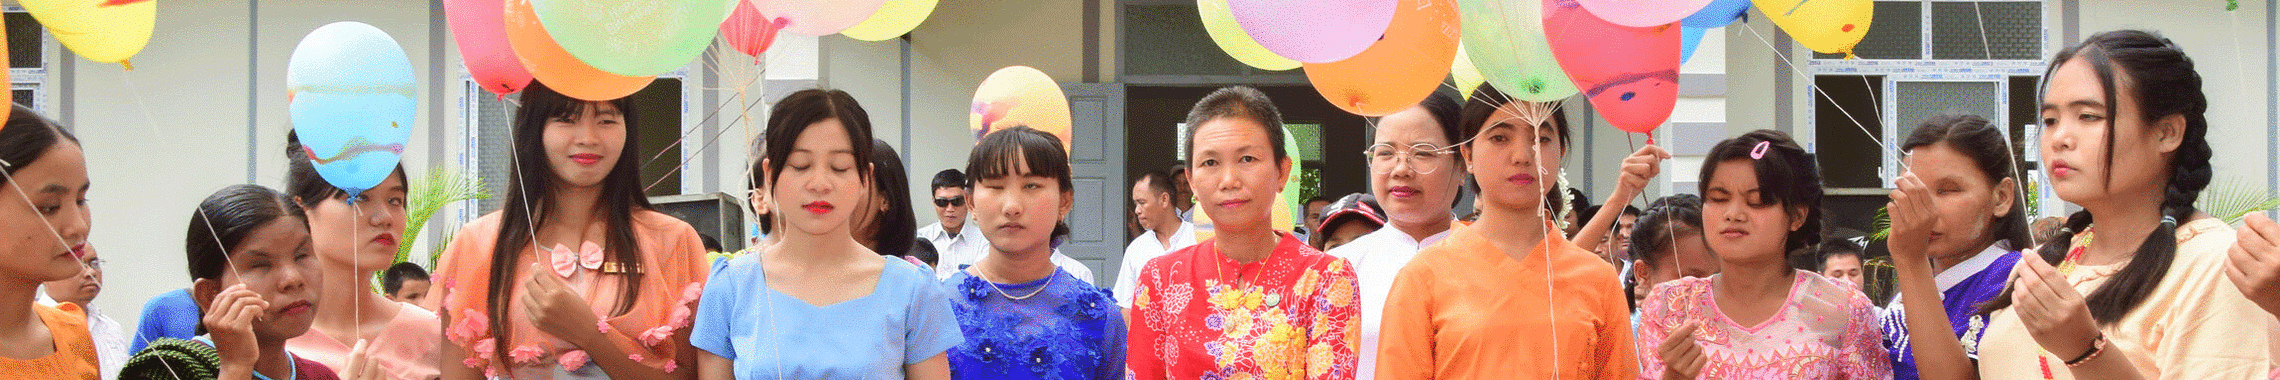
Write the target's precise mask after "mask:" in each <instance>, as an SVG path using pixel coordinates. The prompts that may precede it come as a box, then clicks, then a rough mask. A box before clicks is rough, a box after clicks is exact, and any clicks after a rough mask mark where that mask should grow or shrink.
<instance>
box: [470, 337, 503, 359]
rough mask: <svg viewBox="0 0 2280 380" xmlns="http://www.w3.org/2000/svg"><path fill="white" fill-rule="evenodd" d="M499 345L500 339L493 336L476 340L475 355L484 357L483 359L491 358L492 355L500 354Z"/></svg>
mask: <svg viewBox="0 0 2280 380" xmlns="http://www.w3.org/2000/svg"><path fill="white" fill-rule="evenodd" d="M498 347H499V341H498V340H496V339H493V338H483V340H479V341H475V347H474V351H475V357H477V358H482V359H483V360H491V358H492V356H491V355H494V354H498V349H499V348H498Z"/></svg>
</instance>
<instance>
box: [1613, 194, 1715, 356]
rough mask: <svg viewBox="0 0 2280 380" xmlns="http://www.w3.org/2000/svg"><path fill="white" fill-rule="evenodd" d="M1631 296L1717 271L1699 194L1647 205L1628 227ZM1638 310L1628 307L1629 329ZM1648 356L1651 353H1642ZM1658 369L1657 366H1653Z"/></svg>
mask: <svg viewBox="0 0 2280 380" xmlns="http://www.w3.org/2000/svg"><path fill="white" fill-rule="evenodd" d="M1630 235H1631V236H1632V237H1634V239H1633V240H1634V241H1633V242H1632V243H1631V244H1630V246H1629V247H1628V248H1627V249H1629V252H1626V255H1625V256H1629V257H1631V268H1632V270H1631V279H1630V280H1631V287H1630V292H1631V297H1632V298H1633V301H1634V302H1636V299H1637V298H1642V297H1646V296H1647V292H1648V291H1651V290H1654V288H1655V285H1662V283H1665V282H1670V281H1671V280H1677V279H1679V278H1681V277H1710V275H1713V274H1718V256H1715V255H1711V254H1710V247H1709V246H1707V245H1706V244H1708V243H1707V242H1706V241H1704V240H1703V238H1702V235H1703V233H1702V197H1699V196H1695V195H1693V194H1678V195H1672V196H1668V197H1663V198H1662V199H1657V200H1655V202H1654V203H1653V204H1649V205H1647V212H1646V215H1642V216H1640V217H1639V221H1638V223H1637V224H1635V225H1633V226H1632V227H1631V234H1630ZM1638 325H1639V310H1638V307H1637V306H1636V305H1633V306H1632V310H1631V328H1633V329H1636V328H1638V327H1639V326H1638ZM1641 354H1642V355H1651V354H1653V353H1651V352H1645V353H1641ZM1652 369H1654V370H1660V368H1652Z"/></svg>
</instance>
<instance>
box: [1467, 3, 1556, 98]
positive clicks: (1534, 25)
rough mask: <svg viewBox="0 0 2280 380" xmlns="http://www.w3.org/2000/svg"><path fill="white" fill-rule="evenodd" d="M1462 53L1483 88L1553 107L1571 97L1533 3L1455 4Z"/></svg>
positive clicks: (1539, 8)
mask: <svg viewBox="0 0 2280 380" xmlns="http://www.w3.org/2000/svg"><path fill="white" fill-rule="evenodd" d="M1457 10H1458V12H1459V13H1461V14H1462V16H1463V17H1464V22H1463V27H1464V34H1463V38H1464V42H1465V49H1466V53H1467V54H1468V55H1470V56H1472V63H1473V67H1478V68H1480V69H1481V71H1480V73H1481V75H1482V76H1484V77H1486V78H1488V83H1490V84H1494V85H1496V88H1497V89H1498V90H1501V91H1503V92H1504V93H1505V94H1507V95H1511V96H1512V97H1513V98H1517V99H1520V100H1526V101H1531V102H1553V101H1559V100H1560V99H1565V98H1567V97H1568V95H1575V92H1576V89H1575V84H1574V83H1570V82H1569V81H1568V77H1567V73H1566V72H1564V71H1561V69H1560V63H1559V61H1558V60H1555V59H1553V58H1552V46H1551V42H1550V41H1549V40H1547V39H1545V38H1544V8H1543V6H1542V5H1540V4H1537V3H1536V0H1458V1H1457Z"/></svg>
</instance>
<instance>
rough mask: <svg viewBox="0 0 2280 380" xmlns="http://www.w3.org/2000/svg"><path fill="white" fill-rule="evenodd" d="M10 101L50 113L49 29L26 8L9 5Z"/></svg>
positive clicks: (7, 12) (7, 13) (7, 11)
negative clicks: (48, 78) (48, 107)
mask: <svg viewBox="0 0 2280 380" xmlns="http://www.w3.org/2000/svg"><path fill="white" fill-rule="evenodd" d="M0 17H5V21H6V22H7V23H8V27H7V32H8V36H7V38H8V89H9V95H10V98H11V99H10V101H13V102H16V104H22V105H24V106H26V107H31V108H32V110H34V111H40V112H41V113H43V114H45V113H47V101H46V100H47V58H48V57H47V51H48V49H47V38H46V37H47V28H43V27H41V26H40V21H39V20H35V19H32V14H30V13H24V8H23V7H20V6H14V5H10V6H8V7H7V8H6V14H5V16H0Z"/></svg>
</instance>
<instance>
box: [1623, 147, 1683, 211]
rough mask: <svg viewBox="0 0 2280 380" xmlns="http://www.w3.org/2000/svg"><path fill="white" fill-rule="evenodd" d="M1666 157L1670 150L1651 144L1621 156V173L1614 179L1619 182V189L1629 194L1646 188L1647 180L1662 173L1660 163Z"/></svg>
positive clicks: (1667, 157)
mask: <svg viewBox="0 0 2280 380" xmlns="http://www.w3.org/2000/svg"><path fill="white" fill-rule="evenodd" d="M1666 159H1670V152H1669V151H1665V150H1663V148H1662V147H1658V146H1654V145H1652V144H1650V145H1647V146H1643V147H1639V151H1637V152H1631V156H1630V157H1624V158H1623V175H1622V177H1620V178H1619V179H1618V180H1617V181H1616V182H1617V183H1619V184H1621V187H1619V189H1622V190H1628V191H1629V194H1631V195H1636V194H1638V193H1639V192H1640V191H1644V190H1646V188H1647V180H1649V179H1654V178H1655V175H1657V174H1662V165H1661V164H1662V161H1663V160H1666ZM1625 198H1629V197H1625Z"/></svg>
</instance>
